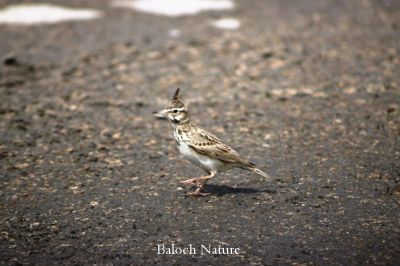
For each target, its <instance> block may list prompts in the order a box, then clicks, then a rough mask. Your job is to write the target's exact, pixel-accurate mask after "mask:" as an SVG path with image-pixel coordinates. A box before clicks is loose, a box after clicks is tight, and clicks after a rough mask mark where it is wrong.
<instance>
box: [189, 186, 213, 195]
mask: <svg viewBox="0 0 400 266" xmlns="http://www.w3.org/2000/svg"><path fill="white" fill-rule="evenodd" d="M202 189H203V188H200V187H199V188H197V189H196V190H195V191H194V192H187V193H186V196H191V197H203V196H208V195H210V193H203V192H201V190H202Z"/></svg>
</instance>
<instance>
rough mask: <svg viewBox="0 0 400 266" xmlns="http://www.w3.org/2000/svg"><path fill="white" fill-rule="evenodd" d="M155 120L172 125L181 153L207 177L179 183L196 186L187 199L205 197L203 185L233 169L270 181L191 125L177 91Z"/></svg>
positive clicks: (228, 148)
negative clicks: (167, 121)
mask: <svg viewBox="0 0 400 266" xmlns="http://www.w3.org/2000/svg"><path fill="white" fill-rule="evenodd" d="M155 116H156V117H159V118H166V119H168V120H169V121H170V122H171V124H172V128H173V131H174V137H175V140H176V143H177V145H178V149H179V151H180V153H181V154H182V155H183V157H185V158H186V159H187V160H189V161H190V162H192V163H193V164H195V165H197V166H199V167H200V168H202V169H203V170H205V171H206V172H207V173H208V175H206V176H200V177H196V178H191V179H188V180H184V181H181V183H182V184H185V185H196V186H197V189H196V190H195V191H194V192H190V193H187V194H186V195H188V196H204V195H208V193H203V192H202V191H204V186H205V184H206V182H207V181H208V180H209V179H210V178H213V177H214V176H215V175H216V174H217V173H218V172H221V171H224V170H227V169H230V168H233V167H238V168H242V169H246V170H249V171H253V172H255V173H257V174H259V175H261V176H263V177H265V178H267V179H268V180H271V177H270V176H269V175H268V174H266V173H264V172H263V171H261V170H260V169H257V168H256V167H255V165H254V164H252V163H250V162H248V161H247V160H245V159H243V158H242V157H240V156H239V154H238V153H237V152H236V151H235V150H234V149H232V148H231V147H229V146H228V145H226V144H225V143H223V142H222V141H221V140H220V139H219V138H217V137H216V136H214V135H213V134H211V133H209V132H207V131H206V130H204V129H202V128H200V127H198V126H197V125H195V124H194V123H192V122H191V121H190V118H189V113H188V110H187V108H186V105H185V103H184V102H183V101H182V99H181V97H180V95H179V88H178V89H177V90H176V92H175V94H174V97H173V98H172V101H171V104H170V106H169V107H168V108H167V109H164V110H161V111H159V112H155Z"/></svg>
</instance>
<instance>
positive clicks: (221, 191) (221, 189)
mask: <svg viewBox="0 0 400 266" xmlns="http://www.w3.org/2000/svg"><path fill="white" fill-rule="evenodd" d="M205 192H206V193H210V194H212V195H215V196H219V197H220V196H223V195H226V194H240V193H243V194H253V193H273V194H275V193H276V190H274V189H263V190H258V189H254V188H240V187H237V188H235V187H230V186H227V185H212V184H208V185H207V186H206V187H205Z"/></svg>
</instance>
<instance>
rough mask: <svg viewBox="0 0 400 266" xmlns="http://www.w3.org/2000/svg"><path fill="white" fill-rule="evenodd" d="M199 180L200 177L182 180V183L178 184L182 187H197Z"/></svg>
mask: <svg viewBox="0 0 400 266" xmlns="http://www.w3.org/2000/svg"><path fill="white" fill-rule="evenodd" d="M200 178H202V176H200V177H195V178H190V179H187V180H183V181H180V183H181V184H184V185H197V184H198V182H199V179H200Z"/></svg>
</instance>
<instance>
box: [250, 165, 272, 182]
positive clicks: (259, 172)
mask: <svg viewBox="0 0 400 266" xmlns="http://www.w3.org/2000/svg"><path fill="white" fill-rule="evenodd" d="M249 170H251V171H253V172H254V173H256V174H259V175H261V176H263V177H265V178H266V179H267V180H272V177H271V176H270V175H269V174H267V173H265V172H263V171H261V170H260V169H258V168H255V167H253V168H250V169H249Z"/></svg>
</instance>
